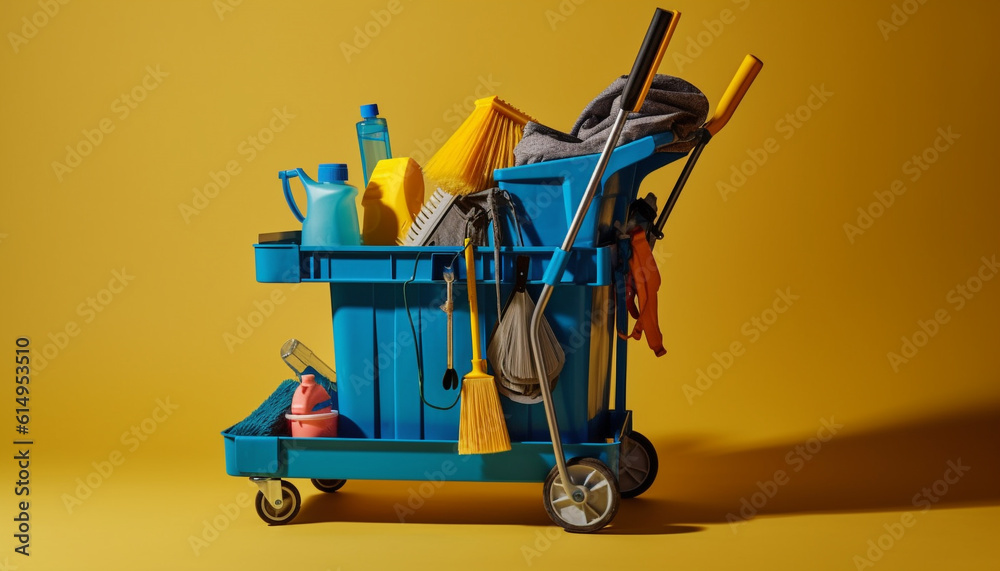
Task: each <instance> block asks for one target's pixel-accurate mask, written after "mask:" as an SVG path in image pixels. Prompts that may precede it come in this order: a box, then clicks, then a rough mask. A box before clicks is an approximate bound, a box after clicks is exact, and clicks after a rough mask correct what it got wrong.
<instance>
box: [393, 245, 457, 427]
mask: <svg viewBox="0 0 1000 571" xmlns="http://www.w3.org/2000/svg"><path fill="white" fill-rule="evenodd" d="M467 247H468V246H465V247H463V248H462V249H461V250H459V251H458V252H457V253H456V254H455V256H454V257H453V258H452V259H451V262H449V263H448V267H449V268H452V267H454V265H455V260H457V259H458V257H459V256H460V255H461V254H462V252H464V251H465V248H467ZM421 253H422V252H417V257H416V258H414V259H413V275H412V276H410V279H408V280H406V281H405V282H403V306H404V307H405V308H406V318H407V319H408V320H409V321H410V332H411V333H412V334H413V347H414V348H415V350H416V352H417V383H418V386H419V387H420V401H421V402H423V403H424V404H425V405H427V406H429V407H431V408H433V409H436V410H450V409H452V408H455V405H456V404H458V401H459V400H460V399H461V398H462V390H461V386H462V385H461V383H463V382H464V379H463V380H461V381H459V390H458V394H457V395H455V401H454V402H453V403H451V404H450V405H448V406H437V405H435V404H431V403H429V402H427V399H426V398H424V359H423V357H422V353H423V351H422V350H421V347H422V345H421V342H420V340H419V339H420V338H419V337H417V328H416V327H415V326H414V325H413V315H412V314H410V302H409V300H408V299H407V297H406V286H407V285H409V284H411V283H413V282H414V281H416V279H417V262H419V261H420V254H421ZM466 271H468V268H466ZM473 271H475V269H473Z"/></svg>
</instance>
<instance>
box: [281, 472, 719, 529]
mask: <svg viewBox="0 0 1000 571" xmlns="http://www.w3.org/2000/svg"><path fill="white" fill-rule="evenodd" d="M348 484H349V485H350V484H351V483H350V482H349V483H348ZM361 484H370V483H367V482H365V483H362V482H358V485H359V487H360V486H361ZM425 484H427V483H426V482H391V483H389V486H388V489H387V490H386V489H383V490H374V489H371V488H370V486H365V487H366V488H369V489H359V490H358V491H348V488H346V487H345V488H344V489H343V490H341V491H339V492H337V493H335V494H316V495H312V496H309V497H304V498H303V503H302V508H301V511H300V512H299V515H298V516H296V518H295V520H294V521H293V522H292V523H291V524H290V525H299V524H311V523H330V522H351V523H397V524H398V523H408V524H409V523H418V524H419V523H423V524H452V525H518V526H544V527H550V526H552V525H553V524H552V520H550V519H549V517H548V515H546V513H545V510H544V508H543V507H542V502H541V498H540V497H539V494H538V492H539V489H538V488H539V484H537V483H536V484H517V485H515V487H518V488H521V489H520V490H513V489H511V488H510V487H507V486H509V485H503V484H500V485H499V486H501V488H499V491H500V493H494V492H496V491H497V490H498V488H494V489H490V488H491V487H492V486H497V484H490V483H469V482H447V483H445V484H444V485H443V486H441V488H440V489H439V490H435V491H434V493H433V494H426V495H427V496H428V497H426V498H423V502H422V503H420V501H419V500H417V499H416V498H417V497H419V495H418V494H419V490H420V486H421V485H425ZM430 489H431V488H429V487H425V488H424V491H429V490H430ZM414 491H416V492H417V494H414V493H411V492H414ZM669 505H670V504H669V502H667V501H665V500H658V499H653V498H649V499H646V498H636V499H630V500H623V501H622V503H621V507H620V508H619V512H618V515H617V516H616V517H615V521H614V522H613V523H612V524H611V525H610V526H608V527H607V528H605V529H603V530H601V532H600V533H601V534H607V535H668V534H678V533H690V532H695V531H701V530H702V529H704V528H702V527H699V526H692V525H677V524H675V523H673V522H672V521H671V520H670V517H669V514H670V510H669Z"/></svg>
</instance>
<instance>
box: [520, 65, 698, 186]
mask: <svg viewBox="0 0 1000 571" xmlns="http://www.w3.org/2000/svg"><path fill="white" fill-rule="evenodd" d="M627 78H628V76H624V75H623V76H621V77H619V78H618V79H616V80H615V81H614V82H613V83H612V84H611V85H609V86H608V87H607V89H605V90H604V91H602V92H601V94H600V95H598V96H597V98H596V99H594V100H593V101H591V102H590V103H589V104H588V105H587V107H586V108H585V109H584V110H583V113H581V114H580V117H579V119H577V120H576V124H575V125H573V130H572V131H570V132H569V133H568V134H567V133H562V132H560V131H557V130H555V129H552V128H551V127H546V126H545V125H541V124H539V123H534V122H528V124H527V125H526V126H525V128H524V137H523V138H522V139H521V142H520V143H518V145H517V147H515V148H514V159H515V164H516V165H518V166H520V165H526V164H531V163H538V162H542V161H551V160H553V159H562V158H566V157H576V156H580V155H589V154H593V153H599V152H601V148H602V147H603V146H604V143H605V142H606V141H607V139H608V131H610V130H611V126H612V125H613V124H614V122H615V117H617V116H618V110H619V109H621V105H620V101H621V93H622V91H623V90H624V89H625V80H626V79H627ZM707 115H708V99H707V98H706V97H705V94H704V93H702V92H701V91H700V90H699V89H698V88H697V87H695V86H693V85H691V84H690V83H688V82H686V81H684V80H683V79H680V78H677V77H672V76H669V75H657V76H656V77H654V78H653V85H652V86H651V87H650V88H649V94H648V95H647V96H646V100H645V101H643V103H642V108H641V109H640V110H639V112H638V113H633V114H632V115H630V116H629V120H628V121H627V122H626V123H625V129H624V130H623V131H622V135H621V139H619V141H618V144H619V145H624V144H626V143H631V142H632V141H635V140H638V139H641V138H643V137H646V136H648V135H654V134H656V133H663V132H666V131H671V132H673V134H674V141H677V142H675V143H671V144H669V145H665V146H664V147H662V148H660V149H657V151H676V152H682V151H687V150H689V149H691V147H693V146H694V143H693V142H691V141H687V142H685V141H684V139H687V138H688V137H689V136H690V135H691V134H692V133H693V132H694V131H695V129H697V128H698V127H700V126H701V125H702V124H703V123H704V122H705V117H706V116H707Z"/></svg>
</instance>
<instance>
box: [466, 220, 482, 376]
mask: <svg viewBox="0 0 1000 571" xmlns="http://www.w3.org/2000/svg"><path fill="white" fill-rule="evenodd" d="M474 248H475V246H473V245H472V240H470V239H468V238H466V239H465V281H466V283H467V284H468V286H469V317H470V319H471V321H472V370H473V371H474V372H476V373H482V374H484V375H485V374H486V367H484V366H483V355H482V352H481V351H480V349H479V341H480V339H479V300H478V299H476V260H475V258H474V257H473V252H472V250H473V249H474Z"/></svg>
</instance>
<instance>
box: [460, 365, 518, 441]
mask: <svg viewBox="0 0 1000 571" xmlns="http://www.w3.org/2000/svg"><path fill="white" fill-rule="evenodd" d="M508 450H510V435H509V434H508V433H507V423H506V421H505V420H504V418H503V409H502V408H501V406H500V395H498V394H497V387H496V385H495V384H494V383H493V377H491V376H490V375H480V374H477V373H476V372H475V371H473V372H471V373H469V374H468V375H466V376H465V379H464V380H463V381H462V408H461V410H460V413H459V419H458V453H459V454H493V453H495V452H506V451H508Z"/></svg>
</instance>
